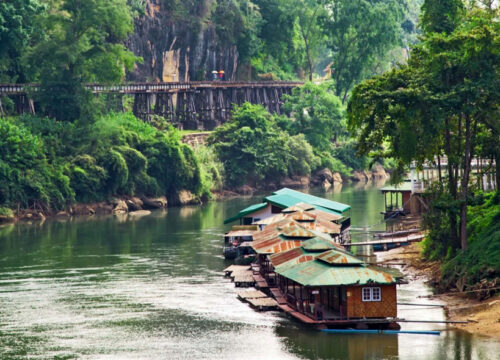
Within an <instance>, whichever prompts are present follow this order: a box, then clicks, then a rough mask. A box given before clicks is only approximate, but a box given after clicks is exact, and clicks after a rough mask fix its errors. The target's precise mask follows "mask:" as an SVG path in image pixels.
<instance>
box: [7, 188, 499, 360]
mask: <svg viewBox="0 0 500 360" xmlns="http://www.w3.org/2000/svg"><path fill="white" fill-rule="evenodd" d="M315 191H319V190H315ZM319 194H325V196H327V197H330V198H333V199H335V200H338V201H342V202H346V203H349V204H351V205H352V207H353V209H352V211H351V215H352V219H353V225H354V226H358V227H361V226H368V225H371V224H375V223H377V222H379V221H380V219H381V216H380V211H381V209H382V207H383V202H382V197H381V195H380V193H379V191H378V190H377V188H376V187H373V186H366V185H365V188H363V189H362V190H357V189H356V188H355V187H351V186H344V187H343V189H342V192H340V193H336V192H335V191H329V192H327V193H323V192H321V191H319ZM260 199H261V197H259V196H258V197H255V198H246V199H232V200H227V201H222V202H211V203H208V204H206V205H204V206H202V207H185V208H181V209H169V210H168V211H166V212H153V213H152V214H151V215H148V216H143V217H130V216H124V217H121V218H117V217H113V216H108V217H92V218H76V219H71V220H68V221H46V222H45V223H44V224H39V223H38V224H36V223H35V224H33V225H9V226H4V227H0V358H1V359H19V358H26V357H30V358H33V359H47V358H55V357H60V358H89V359H101V358H102V359H137V358H140V359H157V358H166V359H177V358H178V359H252V360H254V359H297V358H307V359H375V358H376V359H379V358H389V359H391V358H399V359H446V358H450V359H453V358H457V359H458V358H471V359H481V358H488V359H489V358H495V356H496V355H497V354H498V352H499V351H500V348H499V346H498V342H495V341H490V340H485V339H479V338H474V337H471V336H469V335H465V334H463V333H461V332H456V331H452V330H451V331H448V329H447V328H446V327H437V326H434V325H430V326H429V327H428V328H429V329H443V330H446V332H445V333H443V335H442V336H440V337H433V338H429V337H425V336H417V337H413V336H389V335H380V336H377V335H376V336H373V335H355V336H353V335H350V336H343V335H331V334H329V335H327V334H322V333H318V332H316V331H312V330H309V329H305V328H303V327H301V326H300V325H299V324H297V323H296V322H294V321H291V320H289V319H287V318H285V317H284V315H283V314H281V313H276V312H270V313H257V312H254V311H253V310H251V309H250V308H249V307H248V306H247V305H245V304H243V303H242V302H240V301H238V300H237V298H236V296H235V289H234V287H233V284H232V283H230V282H229V281H228V280H226V279H223V278H222V277H221V270H222V269H224V268H225V267H226V266H227V265H228V264H229V263H228V262H225V261H224V259H223V257H222V256H221V247H222V240H221V235H222V234H223V233H224V231H226V230H227V229H229V227H230V225H221V224H222V223H223V220H224V219H225V218H227V217H229V216H230V215H232V214H234V213H235V212H237V211H238V210H240V209H241V208H243V207H245V206H247V205H249V204H252V203H255V202H257V201H260ZM377 226H379V225H377ZM367 255H370V254H367ZM398 291H399V296H400V299H403V300H406V301H409V302H411V300H412V299H416V297H417V296H418V295H425V294H428V293H429V291H430V290H429V289H428V288H427V287H426V286H425V285H424V284H423V283H419V282H416V283H412V284H411V285H405V286H403V287H400V289H399V290H398ZM398 311H399V314H400V316H402V317H406V318H411V317H412V316H413V317H415V316H418V317H419V318H431V319H442V318H444V314H443V313H442V310H441V309H439V308H435V309H432V310H428V309H425V310H423V311H422V310H420V311H415V309H404V308H401V309H399V310H398ZM415 313H417V314H418V315H415ZM404 326H405V327H406V328H408V329H422V325H418V324H407V325H404Z"/></svg>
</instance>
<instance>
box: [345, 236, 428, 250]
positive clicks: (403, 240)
mask: <svg viewBox="0 0 500 360" xmlns="http://www.w3.org/2000/svg"><path fill="white" fill-rule="evenodd" d="M424 237H425V235H423V234H419V235H409V236H400V237H392V238H384V240H372V241H361V242H356V243H348V244H344V246H345V247H346V248H350V247H351V246H377V247H380V248H382V249H383V250H384V251H386V250H390V249H393V248H396V247H400V246H404V245H408V244H410V243H414V242H420V241H422V240H423V239H424Z"/></svg>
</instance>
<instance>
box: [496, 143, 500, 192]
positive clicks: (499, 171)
mask: <svg viewBox="0 0 500 360" xmlns="http://www.w3.org/2000/svg"><path fill="white" fill-rule="evenodd" d="M495 170H496V171H495V175H496V176H495V188H496V189H497V191H499V190H500V151H497V152H496V153H495Z"/></svg>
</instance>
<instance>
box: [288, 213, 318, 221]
mask: <svg viewBox="0 0 500 360" xmlns="http://www.w3.org/2000/svg"><path fill="white" fill-rule="evenodd" d="M290 217H291V218H292V219H294V220H295V221H314V220H316V216H315V215H312V214H309V213H307V212H305V211H297V212H294V213H291V214H290Z"/></svg>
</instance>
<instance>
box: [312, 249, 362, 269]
mask: <svg viewBox="0 0 500 360" xmlns="http://www.w3.org/2000/svg"><path fill="white" fill-rule="evenodd" d="M316 259H318V260H321V261H324V262H326V263H328V264H330V265H337V266H338V265H360V264H364V261H363V260H361V259H358V258H356V257H354V256H352V255H350V254H348V253H347V252H340V251H337V250H329V251H325V252H324V253H322V254H320V255H318V256H317V257H316Z"/></svg>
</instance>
